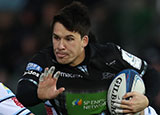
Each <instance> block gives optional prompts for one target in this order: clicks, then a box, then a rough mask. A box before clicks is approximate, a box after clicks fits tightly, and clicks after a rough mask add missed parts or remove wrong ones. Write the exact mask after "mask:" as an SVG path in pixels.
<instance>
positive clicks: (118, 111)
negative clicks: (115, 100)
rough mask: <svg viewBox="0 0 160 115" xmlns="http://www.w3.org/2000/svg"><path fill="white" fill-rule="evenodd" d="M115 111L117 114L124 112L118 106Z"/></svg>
mask: <svg viewBox="0 0 160 115" xmlns="http://www.w3.org/2000/svg"><path fill="white" fill-rule="evenodd" d="M115 112H116V113H117V114H122V113H123V110H122V109H118V108H116V110H115Z"/></svg>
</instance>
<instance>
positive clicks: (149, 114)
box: [144, 106, 158, 115]
mask: <svg viewBox="0 0 160 115" xmlns="http://www.w3.org/2000/svg"><path fill="white" fill-rule="evenodd" d="M144 115H158V114H157V113H156V111H155V110H154V109H153V108H152V107H151V106H148V107H147V108H146V109H145V110H144Z"/></svg>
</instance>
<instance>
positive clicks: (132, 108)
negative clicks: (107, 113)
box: [114, 91, 149, 114]
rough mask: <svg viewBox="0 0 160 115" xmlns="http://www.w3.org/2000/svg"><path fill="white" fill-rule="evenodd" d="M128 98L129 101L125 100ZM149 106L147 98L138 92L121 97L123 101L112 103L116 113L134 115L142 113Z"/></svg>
mask: <svg viewBox="0 0 160 115" xmlns="http://www.w3.org/2000/svg"><path fill="white" fill-rule="evenodd" d="M127 98H129V100H126V99H127ZM148 104H149V101H148V98H147V97H146V96H145V95H143V94H141V93H138V92H134V91H133V92H129V93H126V94H125V95H124V96H123V100H122V101H119V102H117V103H114V106H115V107H116V112H117V113H130V114H134V113H137V112H141V111H143V110H144V109H145V108H146V107H147V106H148Z"/></svg>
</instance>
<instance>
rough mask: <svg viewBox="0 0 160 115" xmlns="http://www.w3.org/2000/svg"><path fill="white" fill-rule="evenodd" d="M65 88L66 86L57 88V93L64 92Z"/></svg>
mask: <svg viewBox="0 0 160 115" xmlns="http://www.w3.org/2000/svg"><path fill="white" fill-rule="evenodd" d="M64 90H65V88H64V87H61V88H59V89H58V90H57V95H59V94H60V93H62V92H63V91H64Z"/></svg>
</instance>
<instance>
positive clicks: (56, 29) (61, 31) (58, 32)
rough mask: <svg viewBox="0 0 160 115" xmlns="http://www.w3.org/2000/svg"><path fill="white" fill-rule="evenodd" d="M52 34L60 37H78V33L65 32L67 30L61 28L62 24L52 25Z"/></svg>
mask: <svg viewBox="0 0 160 115" xmlns="http://www.w3.org/2000/svg"><path fill="white" fill-rule="evenodd" d="M53 33H54V34H56V35H58V36H60V37H65V36H68V35H72V36H76V37H80V34H79V33H78V32H71V31H69V30H67V28H65V27H64V26H63V24H61V23H59V22H56V23H55V24H54V27H53Z"/></svg>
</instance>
